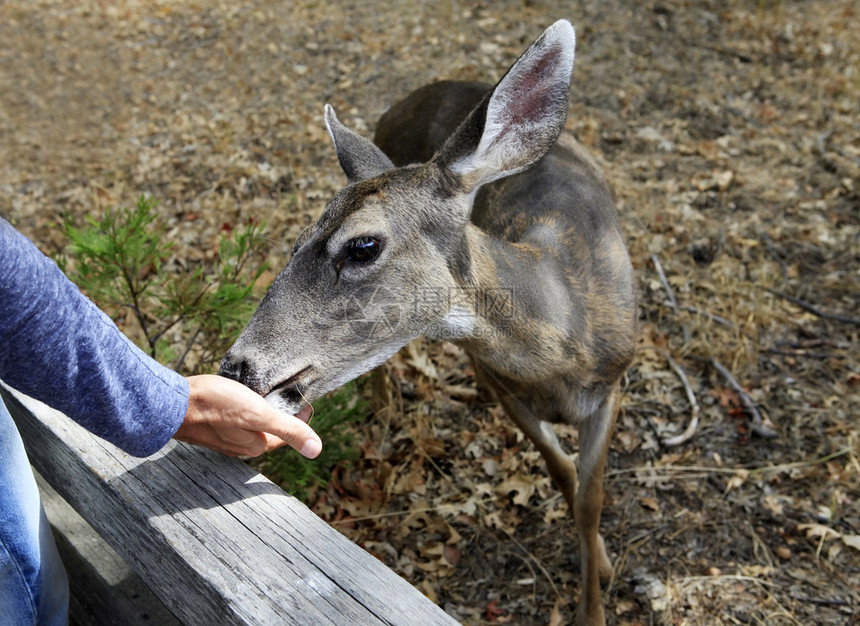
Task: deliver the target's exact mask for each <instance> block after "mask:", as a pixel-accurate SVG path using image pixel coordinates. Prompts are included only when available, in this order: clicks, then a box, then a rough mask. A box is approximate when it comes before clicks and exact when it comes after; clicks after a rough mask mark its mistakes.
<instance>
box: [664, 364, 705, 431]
mask: <svg viewBox="0 0 860 626" xmlns="http://www.w3.org/2000/svg"><path fill="white" fill-rule="evenodd" d="M661 352H663V356H664V357H665V358H666V362H667V363H668V364H669V367H671V368H672V369H673V370H675V373H676V374H677V375H678V378H680V379H681V383H682V384H683V385H684V390H685V391H686V392H687V400H689V402H690V423H689V424H687V428H686V429H685V430H684V432H682V433H680V434H678V435H675V436H674V437H669V438H668V439H664V440H663V441H662V443H663V445H664V446H666V447H668V448H671V447H673V446H678V445H681V444H682V443H684V442H685V441H689V440H690V439H692V438H693V435H695V434H696V429H697V428H698V427H699V403H698V401H697V400H696V393H695V392H694V391H693V387H692V386H691V385H690V381H689V380H688V379H687V375H686V374H685V373H684V370H683V369H682V368H681V366H680V365H678V364H677V363H676V362H675V360H674V359H673V358H672V357H671V355H670V354H669V353H668V352H666V351H665V350H662V351H661Z"/></svg>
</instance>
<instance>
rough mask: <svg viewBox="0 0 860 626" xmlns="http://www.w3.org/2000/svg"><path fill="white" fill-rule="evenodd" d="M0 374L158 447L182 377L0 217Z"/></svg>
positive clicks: (93, 424) (86, 418)
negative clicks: (156, 358)
mask: <svg viewBox="0 0 860 626" xmlns="http://www.w3.org/2000/svg"><path fill="white" fill-rule="evenodd" d="M0 379H2V380H3V382H5V383H7V384H9V385H11V386H12V387H14V388H15V389H17V390H19V391H22V392H24V393H26V394H27V395H30V396H32V397H34V398H37V399H39V400H41V401H42V402H44V403H45V404H48V405H49V406H52V407H54V408H55V409H58V410H60V411H62V412H63V413H65V414H66V415H68V416H69V417H71V418H72V419H73V420H75V421H76V422H78V423H79V424H81V425H82V426H84V427H85V428H86V429H87V430H89V431H90V432H92V433H94V434H96V435H98V436H100V437H103V438H104V439H107V440H108V441H110V442H112V443H114V444H115V445H117V446H119V447H120V448H122V449H123V450H125V451H126V452H128V453H130V454H134V455H136V456H148V455H150V454H152V453H154V452H156V451H157V450H159V449H160V448H161V447H162V446H164V445H165V444H166V443H167V442H168V441H169V440H170V438H171V437H172V436H173V434H174V433H175V432H176V430H177V429H178V428H179V425H180V424H181V423H182V420H183V418H184V416H185V412H186V410H187V408H188V394H189V390H188V381H186V380H185V378H184V377H182V376H180V375H179V374H177V373H176V372H174V371H172V370H169V369H167V368H166V367H164V366H162V365H160V364H159V363H157V362H156V361H154V360H153V359H151V358H149V357H148V356H147V355H146V354H144V353H143V352H142V351H141V350H140V349H139V348H137V347H136V346H135V345H134V344H133V343H132V342H131V341H130V340H129V339H128V338H127V337H126V336H125V335H123V334H122V333H121V332H120V331H119V329H118V328H117V327H116V326H115V325H114V323H113V322H112V321H111V320H110V318H108V317H107V316H106V315H105V314H104V313H102V312H101V311H100V310H99V309H98V308H97V307H96V306H95V305H94V304H93V303H92V302H91V301H90V300H89V299H88V298H87V297H86V296H84V295H83V294H82V293H81V292H80V291H79V290H78V288H77V287H76V286H75V285H74V284H72V283H71V282H70V281H69V280H68V279H67V278H66V277H65V275H64V274H63V273H62V272H61V271H60V269H59V268H58V267H57V265H56V264H55V263H54V262H53V261H51V260H50V259H48V258H47V257H46V256H45V255H43V254H42V253H41V252H39V250H38V249H37V248H36V246H34V245H33V243H32V242H31V241H30V240H29V239H27V238H26V237H24V236H23V235H21V234H20V233H19V232H18V231H16V230H15V229H14V228H13V227H12V225H11V224H9V222H7V221H6V220H4V219H2V218H0Z"/></svg>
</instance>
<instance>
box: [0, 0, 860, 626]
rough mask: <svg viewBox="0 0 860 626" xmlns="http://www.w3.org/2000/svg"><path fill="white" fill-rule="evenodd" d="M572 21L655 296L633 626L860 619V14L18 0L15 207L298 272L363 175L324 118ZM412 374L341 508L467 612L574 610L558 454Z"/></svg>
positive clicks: (643, 364) (620, 516) (1, 92)
mask: <svg viewBox="0 0 860 626" xmlns="http://www.w3.org/2000/svg"><path fill="white" fill-rule="evenodd" d="M559 17H567V18H568V19H570V20H571V21H572V22H573V24H574V25H575V26H576V29H577V39H578V50H577V60H576V68H575V71H574V88H573V90H572V95H571V109H570V116H569V120H568V127H569V128H570V129H572V130H574V131H575V132H576V134H577V136H578V137H579V138H580V140H581V141H582V142H583V143H584V144H585V145H586V146H588V147H589V149H590V150H591V151H592V152H593V153H594V154H595V155H596V156H597V157H598V158H599V159H600V161H601V163H602V165H603V167H604V168H605V170H606V172H607V174H608V177H609V179H610V181H611V182H612V184H613V186H614V188H615V191H616V194H617V199H618V208H619V212H620V215H621V218H622V221H623V224H624V227H625V230H626V234H627V236H628V240H629V247H630V251H631V255H632V258H633V262H634V265H635V269H636V272H637V277H638V282H639V288H640V301H641V324H642V333H641V334H642V339H641V343H640V349H639V350H638V352H637V355H636V358H635V361H634V364H633V366H632V367H631V368H630V370H629V372H628V374H627V376H626V378H625V381H624V401H623V408H622V412H621V415H620V418H619V424H618V429H617V433H616V436H615V438H614V440H613V445H612V449H611V452H610V456H609V466H608V475H607V478H606V481H605V491H606V505H605V508H604V512H603V521H602V532H603V534H604V536H605V537H606V539H607V545H608V547H609V550H610V552H611V554H612V556H613V558H614V561H615V575H614V578H613V580H612V581H611V583H610V584H609V585H608V586H607V587H606V590H605V598H606V604H607V607H608V619H609V621H610V623H614V624H739V623H743V624H746V623H755V624H857V623H858V622H860V617H858V616H860V459H858V457H860V425H858V419H857V417H858V409H857V406H858V401H860V368H858V329H860V320H858V317H860V196H858V193H860V188H858V184H860V181H858V173H860V117H858V102H860V29H858V27H857V24H858V20H860V8H858V7H857V6H856V3H854V2H851V1H836V0H831V1H818V2H805V1H783V2H780V1H776V0H760V1H759V2H752V1H748V2H743V1H741V0H735V1H732V0H726V1H717V0H709V1H703V2H684V1H682V0H656V1H655V0H640V1H633V2H621V1H618V0H605V1H598V0H582V1H571V2H559V1H550V0H547V1H543V0H528V1H525V0H496V1H494V2H492V3H491V2H477V3H472V2H457V1H455V0H450V1H448V2H430V1H425V0H392V1H389V2H384V3H382V2H379V3H377V2H354V3H335V2H304V1H301V0H299V1H297V2H293V3H272V2H265V1H262V0H253V1H250V2H242V3H237V2H226V1H224V0H197V1H195V2H189V3H177V2H167V1H143V0H138V1H135V0H121V1H117V2H110V1H106V0H103V1H100V2H93V1H89V0H83V1H80V2H63V1H60V0H54V1H51V0H36V1H29V0H28V1H26V2H24V1H20V0H6V1H5V2H2V3H0V214H3V215H5V216H8V217H9V218H11V219H12V220H13V221H14V222H15V223H16V225H17V226H18V227H19V228H20V229H21V230H22V231H23V232H24V233H25V234H27V235H28V236H30V237H31V238H33V239H34V240H36V241H37V242H38V243H39V244H40V245H41V246H42V248H43V249H44V250H46V251H48V252H51V251H54V250H58V249H60V248H61V247H62V246H63V244H64V242H63V241H62V238H61V236H60V234H59V233H58V229H57V228H56V224H57V221H58V216H59V215H60V214H61V213H62V212H72V213H79V214H84V213H89V212H98V211H101V210H102V209H103V208H104V207H106V206H114V205H118V204H120V205H125V206H129V205H132V204H133V203H134V202H135V200H136V199H137V197H138V196H139V195H140V194H141V193H146V194H151V195H152V196H154V197H155V198H156V199H158V200H159V201H160V202H161V205H160V207H161V210H162V211H163V212H164V215H165V216H166V217H167V218H168V219H169V220H170V221H171V224H172V230H171V236H172V237H173V238H174V239H175V241H176V242H177V243H178V245H179V248H178V253H179V254H182V255H184V256H185V257H186V258H187V259H188V260H189V261H195V262H201V263H202V262H205V260H206V258H207V256H209V255H211V251H212V249H213V246H214V245H215V242H216V240H217V234H218V233H219V232H220V231H221V229H222V227H223V226H224V225H225V224H228V225H229V224H234V223H237V222H240V221H242V220H245V219H247V218H249V217H253V218H255V219H260V220H266V222H267V229H266V232H267V235H268V237H270V238H271V239H272V241H273V245H272V247H271V250H270V256H269V261H270V262H271V264H272V266H273V267H278V266H280V265H281V264H282V263H283V262H284V261H285V259H286V251H287V250H288V249H289V246H290V245H291V244H292V241H293V240H294V239H295V237H296V235H297V234H298V232H299V230H300V229H301V228H302V227H303V226H304V225H305V224H307V223H308V222H309V221H310V220H312V219H313V218H314V217H315V216H316V215H318V214H319V212H320V211H321V210H322V208H323V206H324V204H325V200H326V198H327V197H329V196H330V195H331V194H332V193H333V191H335V190H336V189H338V188H339V187H340V186H341V185H342V184H343V177H342V174H341V172H340V170H339V168H338V167H337V163H336V160H335V158H334V155H333V152H332V150H331V148H330V145H329V142H328V138H327V135H326V133H325V130H324V127H323V123H322V107H323V105H324V104H325V103H326V102H329V103H331V104H333V105H334V106H335V107H336V108H337V110H338V111H339V114H340V117H341V119H342V120H343V121H344V122H346V123H347V124H349V125H351V126H352V127H353V128H355V129H357V130H359V131H360V132H363V133H365V134H370V133H372V130H373V127H374V123H375V120H376V119H377V118H378V117H379V115H380V114H381V113H382V112H383V111H384V110H385V109H386V108H387V107H388V106H389V105H390V104H392V103H393V102H394V101H396V100H397V99H398V98H400V97H402V96H403V95H405V94H406V93H407V92H408V91H409V90H411V89H413V88H415V87H418V86H420V85H422V84H424V83H426V82H429V81H432V80H434V79H438V78H461V79H481V80H486V81H494V80H495V79H496V78H498V77H499V76H500V74H501V73H502V72H503V71H504V70H505V69H506V68H507V67H508V66H509V64H510V63H511V62H512V61H513V60H514V59H515V58H516V56H517V55H518V54H519V53H520V52H521V51H522V50H523V49H524V48H525V47H526V46H527V45H528V43H530V42H531V40H533V39H534V38H535V37H536V36H537V35H538V34H539V33H540V32H541V30H542V29H543V28H544V27H545V26H547V25H548V24H550V23H551V22H552V21H554V20H555V19H557V18H559ZM386 373H387V375H388V379H389V380H390V381H392V382H391V385H390V390H393V400H392V401H391V402H390V403H389V405H388V406H387V407H384V408H383V409H380V410H379V411H378V412H377V414H376V415H375V416H373V417H372V418H371V419H370V420H369V421H367V422H366V423H365V424H363V425H362V428H361V433H362V440H361V447H362V458H361V460H360V461H359V462H358V463H356V464H355V465H354V466H352V467H351V468H349V469H344V468H335V469H334V470H333V472H334V474H335V475H334V477H333V478H334V480H333V481H332V483H331V484H330V486H329V487H328V488H327V489H326V490H321V491H320V492H319V493H318V494H316V496H315V498H314V500H315V502H314V503H313V508H314V510H316V511H317V513H318V514H320V515H321V516H323V517H324V518H326V519H328V520H330V521H331V522H332V523H333V524H335V525H336V527H337V528H339V529H341V530H342V531H343V532H344V533H346V534H347V535H348V536H350V537H351V538H353V539H354V540H355V541H356V542H358V543H359V544H360V545H362V546H364V547H365V548H366V549H367V550H369V551H371V552H372V553H373V554H375V555H377V556H378V557H379V558H380V559H382V560H383V561H385V562H386V563H387V564H389V565H390V566H391V567H393V568H394V569H395V570H396V571H398V572H399V573H400V574H402V575H403V576H405V577H406V578H407V579H408V580H410V581H411V582H412V583H413V584H415V585H416V586H417V587H418V588H419V589H421V590H422V591H423V592H424V593H426V594H427V595H428V596H429V597H431V598H432V599H433V600H434V601H436V602H438V603H439V604H441V605H442V606H443V607H444V608H445V609H446V610H447V611H448V612H449V613H450V614H451V615H453V616H454V617H456V618H457V619H458V620H460V621H462V622H464V623H468V624H482V623H505V622H507V623H516V624H531V623H534V624H541V623H552V624H563V623H568V622H569V621H571V619H572V616H573V614H574V610H575V603H576V599H577V597H578V593H579V586H578V581H579V575H578V571H577V570H578V562H577V559H578V550H577V547H576V542H575V536H574V532H573V525H572V523H571V517H570V513H569V511H568V510H567V507H566V505H565V504H564V502H563V501H562V500H561V498H560V496H559V494H558V493H557V492H556V491H555V490H554V489H553V487H552V485H551V484H550V483H549V480H548V479H547V478H546V474H545V471H544V467H543V465H542V462H541V460H540V458H539V456H538V454H537V452H535V451H534V449H533V448H532V447H531V446H530V445H529V444H528V443H527V442H525V441H524V440H523V437H522V435H520V434H519V433H518V432H517V431H516V430H515V428H514V427H513V426H512V425H510V424H509V422H508V421H507V420H506V419H505V417H504V415H503V414H502V413H501V411H500V410H499V409H498V407H496V406H494V405H491V404H483V403H481V402H479V401H477V400H476V399H475V397H474V393H473V392H472V389H473V387H472V385H473V382H474V381H473V372H471V370H470V368H469V366H468V361H467V360H466V359H465V358H464V356H463V355H462V354H461V353H460V352H459V351H458V350H456V349H455V348H453V347H452V346H450V345H437V344H429V343H424V342H417V343H415V344H412V345H410V346H409V347H408V348H406V349H404V351H402V352H401V353H400V354H399V355H397V356H396V357H395V358H394V359H393V360H392V362H391V364H390V366H389V367H388V370H387V372H386ZM364 386H365V388H366V389H368V390H369V387H370V384H369V383H365V385H364ZM368 393H369V391H368ZM691 400H692V401H691ZM756 413H757V414H758V418H756ZM694 416H695V417H696V418H697V419H698V423H697V424H696V425H695V428H694V429H692V430H691V431H690V432H688V433H687V435H685V436H682V437H680V438H681V439H683V441H681V442H680V443H676V445H669V444H670V443H672V442H671V441H668V440H670V438H671V437H673V436H677V435H680V434H681V433H682V432H683V431H684V429H685V428H687V425H688V424H689V422H690V420H691V419H693V418H694ZM560 434H561V435H562V436H563V438H564V439H565V440H568V441H569V443H570V444H571V450H575V449H576V435H575V432H573V431H570V430H565V429H560ZM768 435H774V436H772V437H771V436H768Z"/></svg>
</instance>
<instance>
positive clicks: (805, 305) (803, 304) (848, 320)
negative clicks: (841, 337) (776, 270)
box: [768, 289, 860, 326]
mask: <svg viewBox="0 0 860 626" xmlns="http://www.w3.org/2000/svg"><path fill="white" fill-rule="evenodd" d="M768 291H769V292H770V293H772V294H773V295H775V296H779V297H780V298H782V299H783V300H788V301H789V302H791V303H792V304H794V305H797V306H799V307H800V308H801V309H803V310H805V311H809V312H810V313H812V314H813V315H815V316H817V317H821V318H823V319H827V320H833V321H834V322H841V323H843V324H853V325H854V326H860V318H858V317H850V316H848V315H840V314H838V313H829V312H828V311H822V310H821V309H819V308H817V307H816V306H815V305H813V304H810V303H809V302H807V301H806V300H801V299H800V298H795V297H794V296H790V295H788V294H787V293H785V292H782V291H777V290H776V289H768Z"/></svg>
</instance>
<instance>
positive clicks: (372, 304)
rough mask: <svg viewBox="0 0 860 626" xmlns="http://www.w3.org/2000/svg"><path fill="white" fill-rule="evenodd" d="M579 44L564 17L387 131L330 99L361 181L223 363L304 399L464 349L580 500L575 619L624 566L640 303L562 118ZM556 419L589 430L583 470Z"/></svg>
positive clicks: (269, 394) (408, 102)
mask: <svg viewBox="0 0 860 626" xmlns="http://www.w3.org/2000/svg"><path fill="white" fill-rule="evenodd" d="M575 46H576V36H575V32H574V29H573V26H571V24H570V23H569V22H567V21H565V20H559V21H558V22H556V23H555V24H553V25H552V26H550V27H549V28H548V29H546V31H544V32H543V34H542V35H541V36H540V37H539V38H538V39H537V40H536V41H535V42H534V43H533V44H532V45H531V46H530V47H529V48H528V49H527V50H526V51H525V52H524V53H523V54H522V56H521V57H520V58H519V59H518V60H517V61H516V62H515V63H514V64H513V66H512V67H511V68H510V69H509V70H508V72H507V73H506V74H505V75H504V76H503V77H502V79H501V80H500V81H499V82H498V83H497V84H496V85H495V87H493V86H490V85H485V84H481V83H470V82H457V81H440V82H435V83H431V84H429V85H426V86H424V87H421V88H419V89H418V90H417V91H415V92H413V93H412V94H410V95H408V96H407V97H406V98H405V99H404V100H402V101H400V102H399V103H397V104H395V105H394V106H392V107H391V108H390V109H389V110H388V111H387V112H386V113H385V114H384V115H383V116H382V117H381V119H380V121H379V123H378V126H377V130H376V134H375V137H374V141H371V140H370V139H367V138H365V137H363V136H362V135H360V134H358V133H356V132H354V131H352V130H350V129H349V128H347V127H346V126H345V125H344V124H342V123H341V122H340V120H339V119H338V118H337V115H336V113H335V111H334V109H333V108H332V107H331V106H330V105H326V106H325V109H324V117H325V122H326V126H327V128H328V131H329V134H330V136H331V139H332V142H333V144H334V148H335V152H336V154H337V159H338V162H339V164H340V166H341V168H342V169H343V171H344V173H345V174H346V177H347V185H346V186H345V187H344V188H343V189H341V190H340V191H339V192H337V193H336V194H335V195H334V197H333V198H332V199H331V201H330V202H329V203H328V204H327V205H326V207H325V209H324V210H323V212H322V214H321V216H320V217H319V219H318V220H317V221H316V222H315V223H313V224H311V225H310V226H309V227H307V228H306V229H305V230H304V231H303V232H302V233H301V235H300V236H299V237H298V238H297V240H296V242H295V245H294V247H293V249H292V254H291V257H290V259H289V261H288V263H287V264H286V265H285V266H284V268H283V269H282V270H281V271H280V273H279V274H278V275H277V276H276V278H275V280H274V281H273V283H272V285H271V286H270V288H269V290H268V292H267V293H266V295H265V296H264V297H263V299H262V300H261V302H260V303H259V305H258V308H257V309H256V311H255V312H254V314H253V316H252V317H251V319H250V321H249V322H248V324H247V326H246V327H245V328H244V330H243V331H242V332H241V334H240V336H239V338H238V339H237V340H236V342H235V344H234V345H233V346H232V347H231V348H230V349H229V351H228V352H227V353H226V355H225V356H224V358H223V361H222V363H221V367H220V374H221V375H223V376H227V377H230V378H234V379H236V380H238V381H240V382H242V383H244V384H245V385H247V386H248V387H250V388H251V389H253V390H254V391H256V392H257V393H259V394H260V395H262V396H263V397H265V399H266V400H267V401H268V402H269V403H270V404H271V405H272V406H274V407H275V408H277V409H279V410H282V411H285V412H287V413H291V414H296V413H298V412H299V411H300V410H301V409H303V408H306V407H307V405H308V404H309V403H311V402H313V401H314V400H315V399H316V398H319V397H320V396H321V395H322V394H324V393H326V392H328V391H330V390H333V389H336V388H337V387H340V386H341V385H343V384H345V383H347V382H348V381H350V380H353V379H355V378H356V377H358V376H360V375H362V374H364V373H365V372H368V371H370V370H371V369H373V368H375V367H377V366H379V365H381V364H382V363H384V362H385V361H386V360H387V359H389V358H390V357H391V356H393V355H394V354H395V353H396V352H397V351H398V350H400V348H402V347H403V346H405V345H406V344H407V343H408V342H409V341H411V340H413V339H415V338H417V337H422V336H423V337H427V338H429V339H441V340H448V341H451V342H452V343H454V344H455V345H457V346H460V347H462V348H463V349H464V351H465V352H466V353H467V354H468V355H469V358H470V359H471V361H472V363H473V365H474V368H475V372H476V380H477V382H478V383H479V387H480V386H486V387H487V388H489V389H490V390H491V392H492V393H493V394H494V395H495V397H496V398H497V399H498V401H499V402H500V403H501V405H502V407H503V408H504V410H505V412H506V414H507V415H508V416H509V417H510V418H511V419H512V420H513V421H514V422H515V423H516V424H517V425H518V426H519V428H520V429H522V431H523V432H524V433H525V435H526V437H528V439H530V440H531V441H532V442H533V444H534V446H535V447H536V448H537V449H538V450H539V451H540V454H541V455H542V457H543V459H544V460H545V463H546V466H547V469H548V472H549V474H550V476H551V478H552V480H553V482H554V484H555V485H556V487H557V488H558V489H559V490H560V491H561V492H562V493H563V495H564V498H565V500H566V501H567V504H568V505H569V507H570V509H571V511H572V512H573V518H574V524H575V528H576V531H577V536H578V541H579V548H580V565H581V586H582V590H581V594H580V600H579V603H578V607H577V621H578V623H580V624H587V625H591V626H594V625H599V624H604V623H605V614H604V608H603V603H602V599H601V588H600V581H601V579H604V580H606V579H608V578H609V577H611V575H612V563H611V561H610V559H609V557H608V554H607V551H606V547H605V544H604V541H603V538H602V537H601V535H600V533H599V525H600V515H601V509H602V506H603V485H602V483H603V473H604V466H605V464H606V458H607V453H608V449H609V441H610V437H611V434H612V431H613V429H614V425H615V421H616V418H617V414H618V411H619V402H620V385H621V382H620V381H621V379H622V376H623V374H624V372H625V370H626V369H627V367H628V365H629V363H630V361H631V359H632V356H633V351H634V345H635V341H636V332H637V331H636V327H637V319H638V314H637V305H636V300H635V295H634V286H633V272H632V267H631V263H630V259H629V256H628V253H627V248H626V245H625V241H624V237H623V234H622V230H621V225H620V222H619V218H618V216H617V214H616V209H615V201H614V197H613V193H612V191H611V190H610V187H609V184H608V182H607V180H606V178H605V177H604V175H603V173H602V171H601V168H600V167H599V165H598V163H597V161H596V160H595V159H594V158H593V157H592V156H591V155H590V154H589V153H588V152H587V151H586V149H585V148H584V147H583V146H582V145H581V144H580V143H578V142H577V141H576V139H575V138H574V137H573V136H572V134H571V133H570V132H569V131H567V130H565V128H564V127H565V123H566V119H567V111H568V104H569V97H570V82H571V73H572V71H573V62H574V51H575ZM553 423H565V424H572V425H576V426H577V428H578V432H579V447H580V450H579V459H578V461H579V472H578V473H579V476H577V465H576V463H574V461H573V459H572V457H570V456H569V455H568V454H567V453H566V452H565V450H564V449H563V448H562V446H561V444H560V442H559V439H558V437H557V436H556V434H555V432H554V430H553V428H552V424H553ZM578 479H579V480H578Z"/></svg>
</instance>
